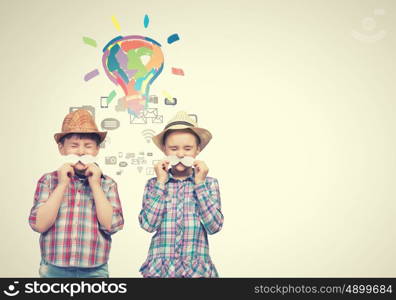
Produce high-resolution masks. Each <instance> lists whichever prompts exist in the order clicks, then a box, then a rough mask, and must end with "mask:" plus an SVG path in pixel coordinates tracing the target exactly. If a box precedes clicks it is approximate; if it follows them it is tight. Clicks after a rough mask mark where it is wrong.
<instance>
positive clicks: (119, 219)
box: [99, 181, 124, 235]
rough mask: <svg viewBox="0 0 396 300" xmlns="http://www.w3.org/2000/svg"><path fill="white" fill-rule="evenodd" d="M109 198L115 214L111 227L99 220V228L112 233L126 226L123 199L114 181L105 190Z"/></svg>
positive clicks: (109, 233)
mask: <svg viewBox="0 0 396 300" xmlns="http://www.w3.org/2000/svg"><path fill="white" fill-rule="evenodd" d="M105 195H106V198H107V200H108V201H109V202H110V204H111V206H112V207H113V215H112V219H111V229H110V231H109V230H107V229H106V228H105V227H104V226H103V225H102V224H100V222H99V229H100V230H101V231H103V232H104V233H106V234H108V235H111V234H114V233H116V232H117V231H119V230H121V229H122V228H123V227H124V216H123V213H122V207H121V201H120V197H119V195H118V189H117V183H116V182H114V181H113V182H112V183H111V184H110V186H109V188H108V190H107V191H106V192H105Z"/></svg>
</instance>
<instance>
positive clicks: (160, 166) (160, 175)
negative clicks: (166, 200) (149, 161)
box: [154, 159, 170, 184]
mask: <svg viewBox="0 0 396 300" xmlns="http://www.w3.org/2000/svg"><path fill="white" fill-rule="evenodd" d="M169 164H170V161H169V160H168V159H164V160H161V161H160V162H159V163H157V164H156V165H155V166H154V170H155V174H156V175H157V182H160V183H163V184H165V182H166V181H167V180H168V166H169Z"/></svg>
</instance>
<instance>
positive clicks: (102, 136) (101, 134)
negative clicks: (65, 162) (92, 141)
mask: <svg viewBox="0 0 396 300" xmlns="http://www.w3.org/2000/svg"><path fill="white" fill-rule="evenodd" d="M71 133H96V134H97V135H99V137H100V140H99V144H101V143H102V142H103V141H104V139H105V138H106V135H107V131H90V132H87V131H73V132H60V133H55V134H54V139H55V142H56V143H57V144H58V143H59V141H60V139H61V138H63V137H64V136H65V135H68V134H71Z"/></svg>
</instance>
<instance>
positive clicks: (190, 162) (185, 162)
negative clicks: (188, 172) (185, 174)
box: [167, 155, 195, 167]
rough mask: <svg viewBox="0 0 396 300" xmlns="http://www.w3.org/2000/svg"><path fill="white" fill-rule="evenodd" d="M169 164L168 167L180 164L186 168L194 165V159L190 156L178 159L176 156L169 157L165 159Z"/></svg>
mask: <svg viewBox="0 0 396 300" xmlns="http://www.w3.org/2000/svg"><path fill="white" fill-rule="evenodd" d="M167 158H168V159H169V162H170V166H176V165H177V164H178V163H182V164H183V165H184V166H186V167H191V166H192V165H193V164H194V161H195V158H194V157H191V156H184V157H183V158H178V157H177V156H176V155H170V156H168V157H167Z"/></svg>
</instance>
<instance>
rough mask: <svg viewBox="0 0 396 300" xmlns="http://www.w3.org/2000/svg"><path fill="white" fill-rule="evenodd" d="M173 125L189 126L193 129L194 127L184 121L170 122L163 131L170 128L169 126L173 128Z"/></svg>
mask: <svg viewBox="0 0 396 300" xmlns="http://www.w3.org/2000/svg"><path fill="white" fill-rule="evenodd" d="M173 125H187V126H189V127H194V125H193V124H191V123H189V122H185V121H176V122H172V123H169V124H168V125H166V126H165V128H164V130H165V129H168V128H169V127H171V126H173Z"/></svg>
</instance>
